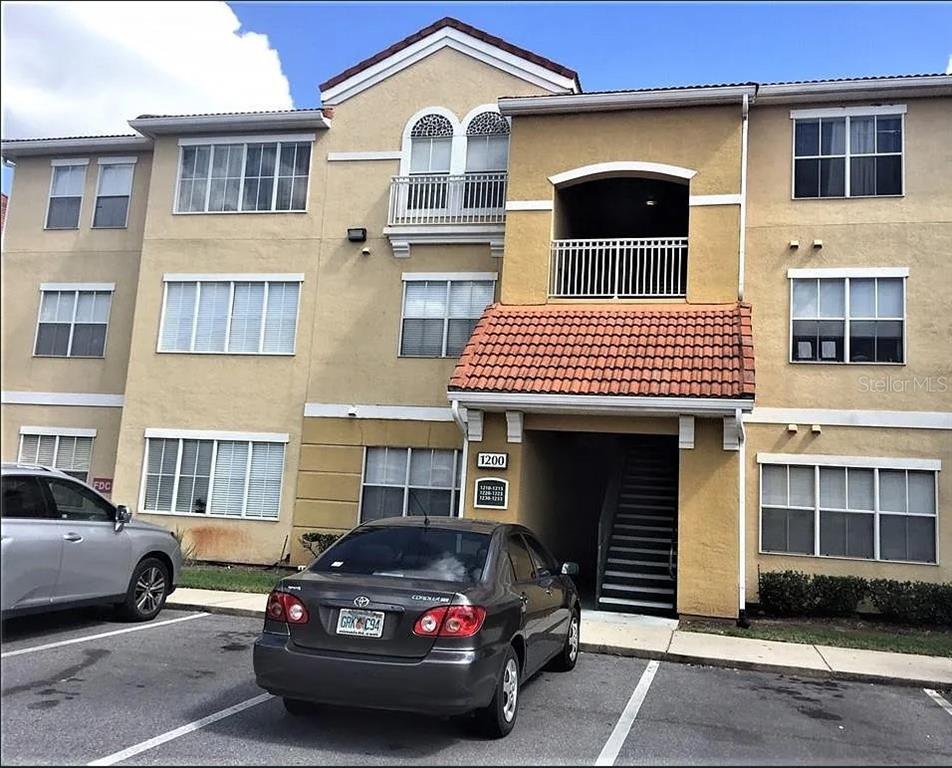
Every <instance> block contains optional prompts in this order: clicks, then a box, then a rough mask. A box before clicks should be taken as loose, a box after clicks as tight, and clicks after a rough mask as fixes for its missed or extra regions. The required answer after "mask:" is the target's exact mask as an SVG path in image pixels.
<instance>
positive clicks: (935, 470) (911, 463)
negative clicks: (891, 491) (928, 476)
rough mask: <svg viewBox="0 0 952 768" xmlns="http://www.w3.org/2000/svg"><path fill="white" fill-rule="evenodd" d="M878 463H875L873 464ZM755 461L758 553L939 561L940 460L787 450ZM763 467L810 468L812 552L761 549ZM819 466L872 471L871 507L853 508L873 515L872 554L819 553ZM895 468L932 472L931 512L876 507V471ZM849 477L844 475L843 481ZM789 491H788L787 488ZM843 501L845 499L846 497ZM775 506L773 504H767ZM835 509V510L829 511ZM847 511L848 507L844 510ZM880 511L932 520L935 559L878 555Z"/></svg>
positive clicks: (908, 562)
mask: <svg viewBox="0 0 952 768" xmlns="http://www.w3.org/2000/svg"><path fill="white" fill-rule="evenodd" d="M877 462H879V463H877ZM757 464H758V465H759V467H760V471H759V472H758V488H757V501H758V512H757V549H758V552H759V553H760V554H761V555H774V556H779V557H806V558H812V559H822V560H850V561H852V562H864V563H898V564H902V565H917V566H927V567H933V568H934V567H939V566H940V565H941V563H942V559H941V555H940V552H939V542H940V541H941V538H940V536H939V518H940V517H941V514H940V507H939V471H940V470H941V466H942V462H941V461H939V460H930V459H900V458H873V457H866V456H831V455H809V454H795V453H792V454H788V453H758V454H757ZM765 466H782V467H784V468H786V469H787V471H788V472H789V468H790V467H791V466H799V467H807V468H812V469H813V554H805V553H802V552H777V551H775V550H765V549H764V543H763V539H764V473H763V468H764V467H765ZM820 467H842V468H845V469H850V468H854V469H855V468H860V469H872V470H873V509H872V510H855V511H854V512H852V513H853V514H870V515H872V516H873V556H872V557H850V556H848V555H823V554H820ZM893 469H898V470H902V471H907V472H908V471H910V470H913V471H925V472H932V476H933V481H934V483H935V490H934V498H935V514H934V515H928V514H924V513H922V512H908V511H907V512H890V511H888V510H887V511H885V512H882V511H881V510H880V508H879V472H880V470H887V471H888V470H893ZM788 482H789V480H788ZM848 482H849V479H848V478H847V483H848ZM788 493H789V490H788ZM906 494H907V498H908V494H909V479H908V475H907V477H906ZM787 501H788V502H789V498H788V499H787ZM847 504H849V499H848V498H847ZM768 506H775V505H768ZM782 508H783V509H801V510H804V511H806V510H807V509H809V508H808V507H793V506H791V505H789V504H788V505H787V506H785V507H782ZM832 511H838V510H832ZM844 511H846V512H850V510H848V509H847V510H844ZM881 514H885V515H895V516H897V517H898V516H905V517H926V518H931V519H933V520H935V562H932V563H930V562H925V561H922V560H889V559H887V558H883V557H880V540H879V539H880V533H879V528H880V525H879V518H880V515H881Z"/></svg>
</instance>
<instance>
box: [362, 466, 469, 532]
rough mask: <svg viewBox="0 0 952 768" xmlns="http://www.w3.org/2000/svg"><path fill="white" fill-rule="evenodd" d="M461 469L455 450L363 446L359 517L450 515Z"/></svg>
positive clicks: (456, 503)
mask: <svg viewBox="0 0 952 768" xmlns="http://www.w3.org/2000/svg"><path fill="white" fill-rule="evenodd" d="M461 471H462V463H461V460H460V452H459V451H452V450H437V449H432V448H367V453H366V457H365V460H364V478H363V487H362V490H361V496H360V521H361V522H362V523H364V522H367V521H368V520H379V519H381V518H384V517H405V516H407V515H423V514H426V515H428V516H431V517H454V516H456V515H457V513H458V509H459V487H460V472H461Z"/></svg>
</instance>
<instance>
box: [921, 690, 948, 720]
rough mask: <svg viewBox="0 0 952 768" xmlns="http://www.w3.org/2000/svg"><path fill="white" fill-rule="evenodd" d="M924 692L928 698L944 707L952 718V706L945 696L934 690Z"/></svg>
mask: <svg viewBox="0 0 952 768" xmlns="http://www.w3.org/2000/svg"><path fill="white" fill-rule="evenodd" d="M922 690H923V691H925V694H926V696H928V697H929V698H930V699H932V700H933V701H934V702H935V703H936V704H938V705H939V706H940V707H942V709H944V710H945V712H946V714H947V715H950V716H952V704H949V701H948V699H946V698H945V696H943V695H942V694H941V693H939V692H938V691H934V690H933V689H932V688H923V689H922Z"/></svg>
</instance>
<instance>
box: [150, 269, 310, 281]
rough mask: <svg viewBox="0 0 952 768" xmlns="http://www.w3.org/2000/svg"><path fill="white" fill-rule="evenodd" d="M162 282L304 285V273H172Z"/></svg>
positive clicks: (165, 276)
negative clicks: (234, 282) (230, 281)
mask: <svg viewBox="0 0 952 768" xmlns="http://www.w3.org/2000/svg"><path fill="white" fill-rule="evenodd" d="M162 280H163V281H164V282H166V283H196V282H198V283H201V282H218V283H220V282H226V281H229V280H234V281H236V282H239V283H253V282H267V281H272V282H275V283H303V282H304V273H303V272H287V273H283V272H220V273H215V272H201V273H196V274H194V275H192V274H185V273H170V274H166V275H162Z"/></svg>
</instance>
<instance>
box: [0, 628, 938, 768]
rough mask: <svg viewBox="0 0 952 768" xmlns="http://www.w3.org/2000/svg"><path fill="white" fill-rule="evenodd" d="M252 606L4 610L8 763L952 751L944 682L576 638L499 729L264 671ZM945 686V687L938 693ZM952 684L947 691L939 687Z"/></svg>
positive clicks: (822, 759) (738, 758) (861, 759)
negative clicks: (626, 653)
mask: <svg viewBox="0 0 952 768" xmlns="http://www.w3.org/2000/svg"><path fill="white" fill-rule="evenodd" d="M259 629H260V620H258V619H249V618H242V617H234V616H222V615H207V614H201V613H196V612H189V611H173V610H166V611H164V612H163V613H162V614H161V615H160V616H159V617H158V619H156V620H155V621H153V622H151V623H149V624H124V623H122V622H118V621H115V620H113V619H112V618H111V616H110V615H109V614H108V613H105V612H101V611H70V612H67V613H63V614H51V615H49V616H44V617H35V618H25V619H17V620H12V621H10V622H8V624H7V626H6V628H5V632H4V637H3V644H2V694H0V703H2V707H0V761H2V763H3V764H4V765H17V764H27V763H34V764H36V763H40V764H53V763H58V764H74V765H86V764H89V763H96V764H100V765H168V764H255V765H340V764H358V763H359V764H393V763H399V764H410V763H423V764H441V765H448V764H450V765H467V764H479V765H487V764H540V763H541V764H582V765H585V764H588V765H593V764H596V762H597V763H598V764H602V765H611V764H615V765H627V764H655V763H667V764H685V763H691V764H712V763H740V764H754V763H756V764H791V763H797V764H814V765H818V764H827V765H828V764H847V763H849V764H857V763H862V764H916V765H941V764H949V763H952V705H948V706H949V708H948V711H947V710H946V709H945V707H944V704H943V702H946V703H947V702H950V701H952V695H950V693H949V692H948V691H938V692H937V694H936V695H929V694H927V693H926V692H925V691H924V690H923V689H921V688H912V687H901V686H884V685H873V684H866V683H852V682H840V681H834V680H818V679H809V678H803V679H798V678H796V677H789V676H784V675H779V674H772V673H761V672H750V671H735V670H730V669H713V668H707V667H696V666H691V665H685V664H673V663H668V662H660V663H659V662H656V661H652V662H649V661H646V660H643V659H634V658H621V657H615V656H604V655H595V654H582V655H581V656H580V658H579V663H578V666H577V667H576V669H575V670H574V671H573V672H570V673H562V674H560V673H551V672H544V673H542V674H540V675H537V676H536V677H535V678H533V679H532V680H530V681H528V682H527V683H525V685H524V688H523V691H522V699H521V701H520V712H519V721H518V723H517V725H516V728H515V730H514V731H513V733H512V734H510V736H509V737H508V738H506V739H502V740H499V741H487V740H484V739H482V738H479V737H477V736H474V735H471V734H470V733H469V731H468V730H467V729H466V728H465V727H464V724H463V723H461V722H460V721H459V720H454V719H440V718H431V717H425V716H421V715H412V714H404V713H389V712H380V711H371V710H358V709H345V708H339V707H338V708H331V707H321V708H317V709H315V711H314V713H313V714H311V715H308V716H306V717H292V716H290V715H287V714H286V713H285V711H284V708H283V706H282V704H281V702H280V700H278V699H275V698H271V697H268V696H267V695H263V692H262V691H261V690H260V689H259V688H257V686H255V684H254V676H253V673H252V668H251V646H252V643H253V642H254V638H255V636H256V635H257V633H258V631H259ZM936 696H938V698H936ZM943 697H944V698H943Z"/></svg>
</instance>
